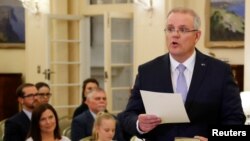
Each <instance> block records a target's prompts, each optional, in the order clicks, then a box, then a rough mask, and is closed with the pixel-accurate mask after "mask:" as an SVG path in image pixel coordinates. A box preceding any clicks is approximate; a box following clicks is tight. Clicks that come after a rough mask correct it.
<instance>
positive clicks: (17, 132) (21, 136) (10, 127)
mask: <svg viewBox="0 0 250 141" xmlns="http://www.w3.org/2000/svg"><path fill="white" fill-rule="evenodd" d="M29 127H30V119H29V118H28V116H27V115H26V114H25V113H24V112H23V111H21V112H19V113H17V114H16V115H14V116H13V117H11V118H9V119H7V120H6V122H5V127H4V141H25V139H26V137H27V134H28V131H29Z"/></svg>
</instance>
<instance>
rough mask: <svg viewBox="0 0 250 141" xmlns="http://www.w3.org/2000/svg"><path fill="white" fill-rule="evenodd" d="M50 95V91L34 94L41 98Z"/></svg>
mask: <svg viewBox="0 0 250 141" xmlns="http://www.w3.org/2000/svg"><path fill="white" fill-rule="evenodd" d="M51 95H52V94H51V93H37V94H36V96H39V97H41V98H45V97H47V98H50V97H51Z"/></svg>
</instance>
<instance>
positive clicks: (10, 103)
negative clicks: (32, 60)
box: [0, 73, 22, 121]
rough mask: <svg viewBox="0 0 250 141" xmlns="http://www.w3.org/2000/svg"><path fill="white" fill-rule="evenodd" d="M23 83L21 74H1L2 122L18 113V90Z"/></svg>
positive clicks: (0, 113)
mask: <svg viewBox="0 0 250 141" xmlns="http://www.w3.org/2000/svg"><path fill="white" fill-rule="evenodd" d="M21 83H22V74H21V73H0V111H1V112H0V121H1V120H3V119H5V118H8V117H10V116H12V115H14V114H15V113H17V112H18V101H17V96H16V89H17V87H18V86H19V85H20V84H21Z"/></svg>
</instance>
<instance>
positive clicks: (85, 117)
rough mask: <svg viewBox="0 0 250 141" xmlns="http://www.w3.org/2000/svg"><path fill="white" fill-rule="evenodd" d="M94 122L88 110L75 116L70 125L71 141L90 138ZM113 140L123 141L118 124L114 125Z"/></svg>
mask: <svg viewBox="0 0 250 141" xmlns="http://www.w3.org/2000/svg"><path fill="white" fill-rule="evenodd" d="M94 121H95V119H94V117H93V116H92V114H91V113H90V111H89V110H87V111H85V112H83V113H81V114H80V115H78V116H76V117H75V118H74V119H73V121H72V123H71V140H72V141H79V140H80V139H82V138H84V137H88V136H91V135H92V128H93V124H94ZM114 140H117V141H124V139H123V135H122V132H121V129H120V126H119V123H117V124H116V131H115V136H114Z"/></svg>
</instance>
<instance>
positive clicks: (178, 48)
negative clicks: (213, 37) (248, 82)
mask: <svg viewBox="0 0 250 141" xmlns="http://www.w3.org/2000/svg"><path fill="white" fill-rule="evenodd" d="M199 28H200V18H199V16H198V15H197V14H196V13H195V12H194V11H193V10H191V9H187V8H175V9H173V10H171V11H170V12H169V13H168V15H167V22H166V29H165V32H166V37H165V38H166V40H167V42H166V43H167V48H168V51H169V53H167V54H165V55H163V56H160V57H157V58H156V59H154V60H152V61H149V62H147V63H145V64H143V65H141V66H139V68H138V75H137V77H136V81H135V84H134V87H133V90H132V94H131V97H130V99H129V102H128V104H127V107H126V109H125V111H124V112H122V113H121V114H119V120H120V122H121V124H122V127H123V128H124V131H127V132H128V133H129V134H130V135H137V136H139V137H141V138H145V139H146V140H149V141H173V140H174V139H175V137H191V138H193V137H195V138H198V139H200V140H201V141H207V140H208V139H207V138H208V135H209V132H208V126H209V125H216V124H221V125H232V124H233V125H241V124H244V122H245V116H244V113H243V110H242V106H241V99H240V95H239V88H238V86H237V85H236V83H235V81H234V78H233V75H232V72H231V69H230V66H229V65H228V64H226V63H224V62H222V61H220V60H217V59H215V58H212V57H209V56H206V55H204V54H202V53H201V52H200V51H198V50H197V49H196V47H195V44H196V43H197V42H198V40H199V38H200V36H201V31H200V30H199ZM180 64H181V65H182V66H184V68H185V69H184V76H185V79H184V80H185V85H182V88H183V87H184V86H185V87H187V93H186V94H187V95H186V96H184V97H183V101H184V104H185V108H186V111H187V114H188V117H189V119H190V123H172V124H161V119H160V117H158V116H156V115H151V114H145V107H144V105H143V101H142V98H141V94H140V90H146V91H154V92H166V93H177V92H178V88H177V87H178V86H177V85H179V84H178V83H177V82H178V76H179V73H180V72H181V71H179V70H178V66H179V65H180ZM181 65H180V66H181ZM182 82H183V81H182ZM152 102H155V101H152ZM159 108H174V107H159Z"/></svg>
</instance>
